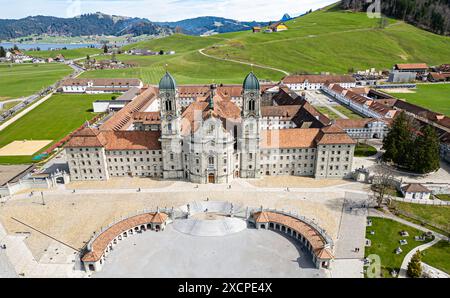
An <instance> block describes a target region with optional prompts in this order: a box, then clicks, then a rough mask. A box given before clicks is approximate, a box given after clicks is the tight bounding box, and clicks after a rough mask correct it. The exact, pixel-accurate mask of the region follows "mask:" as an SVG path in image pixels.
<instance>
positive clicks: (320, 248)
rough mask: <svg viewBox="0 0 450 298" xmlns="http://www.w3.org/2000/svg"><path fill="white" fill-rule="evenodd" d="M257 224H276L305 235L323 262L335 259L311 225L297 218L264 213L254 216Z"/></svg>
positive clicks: (268, 212)
mask: <svg viewBox="0 0 450 298" xmlns="http://www.w3.org/2000/svg"><path fill="white" fill-rule="evenodd" d="M253 218H254V219H255V221H256V222H257V223H276V224H280V225H284V226H286V227H288V228H291V229H292V230H294V231H295V232H297V234H300V235H303V237H305V238H306V239H307V240H308V242H309V243H310V244H311V246H312V251H313V253H314V254H315V255H316V256H317V257H318V258H319V259H321V260H329V259H333V258H334V257H333V255H332V254H331V252H330V251H329V250H328V249H327V248H326V247H325V246H326V244H327V243H326V240H325V239H324V238H323V236H322V235H321V234H320V233H319V231H317V230H316V229H314V228H313V227H312V226H310V225H309V224H307V223H305V222H303V221H301V220H300V219H297V218H295V217H292V216H289V215H285V214H282V213H277V212H270V211H263V212H257V213H254V214H253Z"/></svg>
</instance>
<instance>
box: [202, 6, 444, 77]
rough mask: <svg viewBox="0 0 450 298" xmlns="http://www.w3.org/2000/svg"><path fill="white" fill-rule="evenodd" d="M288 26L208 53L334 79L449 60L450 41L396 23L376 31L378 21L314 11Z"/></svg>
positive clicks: (231, 39) (241, 37) (239, 37)
mask: <svg viewBox="0 0 450 298" xmlns="http://www.w3.org/2000/svg"><path fill="white" fill-rule="evenodd" d="M287 25H288V27H289V30H288V31H284V32H279V33H272V34H266V33H256V34H254V33H251V32H240V33H239V34H230V35H228V40H226V41H225V42H222V44H221V46H218V47H214V48H209V49H208V50H207V53H209V54H212V55H215V56H220V57H226V56H227V55H228V57H232V58H237V59H239V60H245V61H251V62H254V63H262V64H266V65H271V66H275V67H278V68H282V69H285V70H288V71H290V72H323V71H329V72H335V73H346V72H347V71H348V70H349V69H352V68H353V69H355V70H356V69H366V68H368V67H376V68H378V69H380V68H381V69H383V68H391V67H392V65H393V64H395V63H400V62H427V63H429V64H438V63H444V62H445V61H447V60H448V57H449V56H450V38H448V37H443V36H439V35H435V34H432V33H429V32H426V31H423V30H420V29H417V28H415V27H413V26H411V25H407V24H405V23H403V22H398V21H395V20H389V22H388V25H387V27H386V28H384V29H380V28H379V22H378V20H377V19H369V18H368V17H367V15H366V14H364V13H352V12H342V11H335V10H332V11H319V12H314V13H311V14H309V15H307V16H304V17H301V18H298V19H295V20H292V21H290V22H288V23H287ZM222 37H225V36H224V35H223V36H222Z"/></svg>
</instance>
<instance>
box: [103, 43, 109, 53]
mask: <svg viewBox="0 0 450 298" xmlns="http://www.w3.org/2000/svg"><path fill="white" fill-rule="evenodd" d="M103 53H105V54H107V53H108V46H107V45H106V43H105V44H104V45H103Z"/></svg>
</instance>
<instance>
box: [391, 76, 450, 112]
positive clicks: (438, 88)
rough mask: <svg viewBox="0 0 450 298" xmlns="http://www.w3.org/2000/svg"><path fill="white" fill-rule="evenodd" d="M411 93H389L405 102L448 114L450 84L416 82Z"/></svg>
mask: <svg viewBox="0 0 450 298" xmlns="http://www.w3.org/2000/svg"><path fill="white" fill-rule="evenodd" d="M411 91H412V92H413V93H391V95H393V96H395V97H398V98H401V99H404V100H406V101H407V102H410V103H413V104H416V105H419V106H422V107H424V108H427V109H430V110H432V111H434V112H439V113H443V114H445V115H447V116H450V84H426V85H425V84H418V85H417V89H414V90H411Z"/></svg>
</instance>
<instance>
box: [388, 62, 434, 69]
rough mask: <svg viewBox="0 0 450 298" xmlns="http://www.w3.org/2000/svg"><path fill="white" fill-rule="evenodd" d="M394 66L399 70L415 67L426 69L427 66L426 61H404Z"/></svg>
mask: <svg viewBox="0 0 450 298" xmlns="http://www.w3.org/2000/svg"><path fill="white" fill-rule="evenodd" d="M395 68H396V69H399V70H415V69H423V70H427V69H428V68H429V67H428V65H427V64H426V63H405V64H396V65H395Z"/></svg>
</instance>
